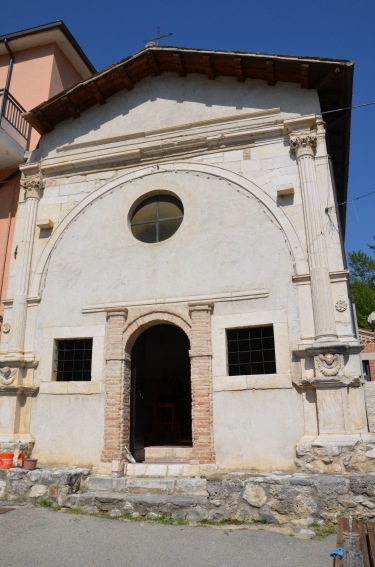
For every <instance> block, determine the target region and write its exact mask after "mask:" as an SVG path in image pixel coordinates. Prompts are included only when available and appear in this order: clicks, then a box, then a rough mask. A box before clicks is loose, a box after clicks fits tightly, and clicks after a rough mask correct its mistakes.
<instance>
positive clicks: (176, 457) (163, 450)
mask: <svg viewBox="0 0 375 567" xmlns="http://www.w3.org/2000/svg"><path fill="white" fill-rule="evenodd" d="M192 450H193V449H192V447H187V446H183V447H176V446H168V445H157V446H155V445H154V446H151V447H145V461H147V462H169V463H181V462H185V463H188V462H189V460H190V458H191V453H192Z"/></svg>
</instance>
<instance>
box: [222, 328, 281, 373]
mask: <svg viewBox="0 0 375 567" xmlns="http://www.w3.org/2000/svg"><path fill="white" fill-rule="evenodd" d="M227 348H228V372H229V376H239V375H242V374H275V373H276V357H275V340H274V335H273V326H272V325H267V326H264V327H245V328H241V329H227Z"/></svg>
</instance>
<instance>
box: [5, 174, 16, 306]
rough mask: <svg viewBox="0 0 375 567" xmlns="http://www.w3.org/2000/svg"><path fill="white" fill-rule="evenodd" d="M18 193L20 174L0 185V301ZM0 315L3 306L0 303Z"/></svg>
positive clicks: (7, 271) (8, 258)
mask: <svg viewBox="0 0 375 567" xmlns="http://www.w3.org/2000/svg"><path fill="white" fill-rule="evenodd" d="M19 192H20V174H19V173H17V174H16V175H15V176H14V177H13V178H12V179H11V180H9V181H7V182H5V183H4V182H1V183H0V299H1V300H2V299H4V298H5V297H6V290H7V281H8V273H9V264H10V259H11V255H12V243H13V233H14V224H15V217H16V212H17V205H18V199H19ZM0 315H3V305H2V304H1V302H0Z"/></svg>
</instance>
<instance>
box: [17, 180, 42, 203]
mask: <svg viewBox="0 0 375 567" xmlns="http://www.w3.org/2000/svg"><path fill="white" fill-rule="evenodd" d="M21 187H22V189H25V191H26V199H31V198H33V199H40V198H41V196H42V193H43V189H44V179H43V178H42V177H41V175H32V176H30V177H24V178H23V179H21Z"/></svg>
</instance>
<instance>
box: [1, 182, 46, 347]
mask: <svg viewBox="0 0 375 567" xmlns="http://www.w3.org/2000/svg"><path fill="white" fill-rule="evenodd" d="M21 186H22V187H23V188H24V189H25V190H26V205H25V208H26V210H25V221H24V230H23V238H22V243H21V246H20V252H19V254H20V256H19V264H18V266H17V275H16V286H15V295H14V300H13V313H12V324H11V336H10V341H9V348H8V355H16V356H19V355H22V354H23V351H24V342H25V331H26V320H27V293H28V288H29V280H30V268H31V259H32V253H33V243H34V233H35V223H36V215H37V210H38V203H39V200H40V197H41V192H42V188H43V181H42V179H41V178H40V177H39V176H36V177H31V178H26V179H23V180H21Z"/></svg>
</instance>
